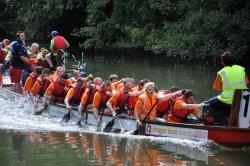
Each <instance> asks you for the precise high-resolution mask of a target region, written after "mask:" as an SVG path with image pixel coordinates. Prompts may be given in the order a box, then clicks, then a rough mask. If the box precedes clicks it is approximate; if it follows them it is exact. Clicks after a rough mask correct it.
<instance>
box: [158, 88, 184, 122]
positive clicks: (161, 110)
mask: <svg viewBox="0 0 250 166" xmlns="http://www.w3.org/2000/svg"><path fill="white" fill-rule="evenodd" d="M179 90H180V89H179V88H177V87H175V86H173V87H170V89H169V90H161V91H159V93H158V96H159V97H160V98H162V99H161V100H160V101H159V102H158V103H157V105H156V117H157V118H161V119H164V120H165V121H166V120H167V117H168V113H169V112H170V109H171V106H172V104H173V101H174V100H175V99H177V98H179V97H180V96H181V94H180V92H181V91H179ZM175 92H176V93H175ZM169 94H175V95H174V96H170V98H165V99H164V96H165V97H166V96H168V95H169Z"/></svg>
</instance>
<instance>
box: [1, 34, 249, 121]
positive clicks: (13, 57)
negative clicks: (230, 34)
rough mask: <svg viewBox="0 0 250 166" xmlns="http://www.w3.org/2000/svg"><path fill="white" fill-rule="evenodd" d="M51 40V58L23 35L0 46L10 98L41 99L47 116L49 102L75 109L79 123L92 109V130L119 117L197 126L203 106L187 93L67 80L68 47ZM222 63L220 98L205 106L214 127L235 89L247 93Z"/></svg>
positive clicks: (235, 68)
mask: <svg viewBox="0 0 250 166" xmlns="http://www.w3.org/2000/svg"><path fill="white" fill-rule="evenodd" d="M51 36H52V40H51V46H50V52H49V51H48V50H47V49H45V48H42V49H40V48H39V45H38V44H37V43H33V44H32V45H31V46H30V47H29V48H27V47H26V44H25V34H24V32H18V33H17V41H14V42H12V43H10V42H9V40H7V39H5V40H3V42H2V43H1V50H0V63H1V64H2V66H1V74H0V78H1V79H0V83H1V84H2V74H4V73H5V72H6V71H7V70H8V71H9V75H10V79H11V82H12V83H13V84H14V85H13V91H14V92H17V93H25V94H29V95H30V96H31V97H32V98H33V99H34V98H38V97H43V104H42V107H41V108H38V109H39V111H43V110H46V109H47V108H48V106H49V104H51V103H53V102H56V103H63V104H65V107H66V108H67V110H68V111H69V112H71V111H72V109H73V107H77V108H78V116H79V117H78V118H79V119H81V118H82V117H81V116H82V112H83V111H84V110H85V109H91V110H93V114H94V117H95V119H96V123H97V124H100V123H101V118H100V115H99V113H100V112H104V113H105V114H110V115H112V116H113V117H116V115H117V113H118V112H119V114H124V115H127V116H133V117H135V119H136V120H137V123H138V125H141V120H142V119H143V118H145V117H146V116H147V114H148V113H149V112H150V114H149V116H148V119H149V120H151V121H160V122H166V123H190V124H196V123H197V120H199V119H200V117H201V108H202V107H203V106H204V105H205V102H202V103H199V104H196V103H195V95H194V92H193V91H192V90H181V89H180V88H178V87H170V88H169V89H165V90H156V88H155V83H154V82H152V81H150V80H148V79H143V80H141V81H140V82H139V84H138V85H137V84H136V83H135V80H134V79H133V78H119V77H118V76H117V75H116V74H111V75H110V76H109V78H108V79H107V80H102V78H100V77H94V76H93V75H92V74H89V75H88V76H86V75H84V76H83V75H81V72H80V71H79V70H77V69H75V70H74V72H73V76H72V77H70V78H69V76H68V74H67V71H66V69H65V67H64V66H62V59H63V57H62V53H63V52H65V51H66V49H67V48H68V47H69V43H68V42H67V41H66V40H65V38H64V37H62V36H60V35H59V34H58V32H57V31H52V32H51ZM221 61H222V63H223V65H224V68H223V69H222V70H220V71H219V72H218V74H217V77H216V79H215V83H214V89H215V90H216V91H218V92H220V95H219V96H216V97H214V98H212V99H210V100H208V104H209V108H210V109H211V110H212V111H211V112H212V116H213V117H214V122H213V124H215V125H225V124H226V123H227V117H228V116H229V114H230V110H231V105H232V100H233V94H234V91H235V89H246V88H247V84H249V80H248V78H247V76H246V73H245V70H244V68H243V67H241V66H239V65H235V64H234V57H233V55H232V54H231V53H230V52H225V53H224V54H223V55H222V56H221ZM190 115H194V116H190ZM78 125H81V123H80V122H79V123H78Z"/></svg>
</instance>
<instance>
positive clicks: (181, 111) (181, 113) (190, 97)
mask: <svg viewBox="0 0 250 166" xmlns="http://www.w3.org/2000/svg"><path fill="white" fill-rule="evenodd" d="M202 106H204V103H200V104H195V101H194V93H193V91H192V90H186V91H185V93H184V94H183V95H182V96H181V97H179V98H178V99H176V100H175V101H174V103H173V105H172V109H171V112H170V114H169V116H168V119H167V123H189V124H196V123H197V119H198V118H199V117H200V110H199V109H200V108H201V107H202ZM191 114H193V115H194V116H195V117H196V119H194V118H189V117H188V116H189V115H191Z"/></svg>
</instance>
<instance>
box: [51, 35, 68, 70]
mask: <svg viewBox="0 0 250 166" xmlns="http://www.w3.org/2000/svg"><path fill="white" fill-rule="evenodd" d="M51 36H52V39H51V41H50V50H51V53H52V54H51V58H52V62H54V63H55V60H56V64H54V66H62V60H63V58H62V55H63V51H64V52H65V51H66V49H67V48H68V47H69V43H68V42H67V40H66V39H65V38H64V37H63V36H60V35H59V34H58V32H57V31H52V32H51Z"/></svg>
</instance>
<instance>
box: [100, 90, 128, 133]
mask: <svg viewBox="0 0 250 166" xmlns="http://www.w3.org/2000/svg"><path fill="white" fill-rule="evenodd" d="M128 98H129V95H128V96H127V98H126V99H125V101H124V103H123V104H122V106H121V107H120V109H119V110H118V112H117V113H116V114H115V116H114V117H113V119H112V120H111V121H109V122H108V123H107V124H106V126H105V127H104V129H103V131H104V132H105V133H108V132H110V131H111V130H112V127H113V126H114V124H115V117H116V116H117V115H118V114H119V113H120V112H121V111H122V110H123V107H124V105H125V104H126V103H127V100H128Z"/></svg>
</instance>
